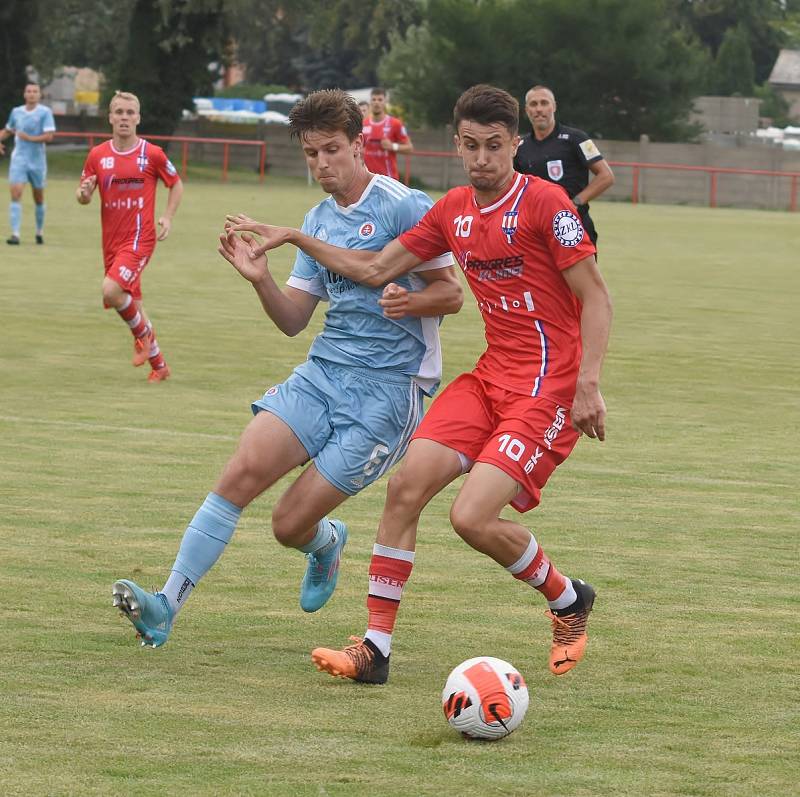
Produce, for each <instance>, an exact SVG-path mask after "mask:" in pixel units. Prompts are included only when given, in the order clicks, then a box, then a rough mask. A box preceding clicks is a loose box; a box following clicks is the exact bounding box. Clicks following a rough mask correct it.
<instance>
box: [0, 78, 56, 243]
mask: <svg viewBox="0 0 800 797" xmlns="http://www.w3.org/2000/svg"><path fill="white" fill-rule="evenodd" d="M40 99H41V91H40V89H39V86H37V85H36V84H35V83H28V85H27V86H25V104H24V105H19V106H17V107H16V108H14V109H13V110H12V111H11V114H10V115H9V117H8V122H6V126H5V129H4V130H2V131H0V154H3V153H4V152H5V147H4V146H3V143H2V142H3V140H4V139H6V138H8V137H10V136H14V150H13V152H12V153H11V162H10V164H9V167H8V182H9V184H10V189H11V203H10V205H9V221H10V224H11V237H10V238H9V239H8V240H7V241H6V243H8V244H11V245H18V244H19V242H20V227H21V226H22V203H21V199H22V192H23V189H24V188H25V184H26V183H30V184H31V188H32V189H33V201H34V203H35V208H36V209H35V213H36V243H37V244H42V243H44V216H45V204H44V188H45V185H46V183H47V154H46V152H45V147H46V145H47V143H48V142H50V141H52V140H53V133H54V132H55V129H56V124H55V120H54V119H53V112H52V111H51V110H50V109H49V108H48V107H47V106H45V105H40V104H39V100H40Z"/></svg>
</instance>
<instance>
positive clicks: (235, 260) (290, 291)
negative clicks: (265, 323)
mask: <svg viewBox="0 0 800 797" xmlns="http://www.w3.org/2000/svg"><path fill="white" fill-rule="evenodd" d="M219 241H220V245H219V248H218V250H217V251H218V252H219V253H220V254H221V255H222V256H223V257H224V258H225V260H227V261H228V262H229V263H230V264H231V265H232V266H233V267H234V268H235V269H236V270H237V271H238V272H239V273H240V274H241V275H242V276H243V277H244V278H245V279H246V280H247V281H248V282H250V283H251V284H252V286H253V288H254V289H255V292H256V294H258V298H259V300H260V301H261V306H262V307H263V308H264V312H265V313H266V314H267V315H268V316H269V317H270V318H271V319H272V321H273V322H274V323H275V326H276V327H278V329H280V331H281V332H283V333H284V334H285V335H288V336H289V337H293V336H294V335H297V334H298V333H299V332H302V331H303V330H304V329H305V328H306V327H307V326H308V322H309V321H310V320H311V316H312V315H313V313H314V308H315V307H316V306H317V302H318V301H319V300H318V298H317V297H316V296H313V295H312V294H310V293H306V292H305V291H300V290H297V289H296V288H292V287H288V288H286V289H285V292H284V291H282V290H281V289H280V288H279V287H278V285H277V284H276V282H275V280H274V279H273V277H272V274H270V271H269V264H268V262H267V258H266V255H260V256H258V257H255V256H253V244H254V242H253V238H252V237H251V236H250V235H249V234H247V233H245V234H244V235H242V237H241V238H239V237H238V236H237V235H236V234H235V233H233V232H226V233H223V234H222V235H220V237H219Z"/></svg>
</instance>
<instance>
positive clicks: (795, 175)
mask: <svg viewBox="0 0 800 797" xmlns="http://www.w3.org/2000/svg"><path fill="white" fill-rule="evenodd" d="M403 157H405V159H406V160H405V169H404V172H403V176H404V180H405V183H406V185H408V183H409V180H410V179H411V159H412V158H416V157H419V158H460V157H461V156H460V155H458V153H456V152H425V151H417V150H415V151H414V152H412V153H411V154H409V155H405V156H403ZM608 165H609V166H613V167H614V168H623V169H626V168H627V169H632V170H633V174H632V187H631V202H632V203H633V204H634V205H635V204H637V203H638V202H639V178H640V175H641V172H642V171H643V170H646V169H662V170H669V171H684V172H704V173H705V174H707V175H708V176H709V189H708V190H709V195H708V205H709V207H712V208H715V207H717V180H718V177H719V175H720V174H741V175H760V176H762V177H779V178H787V179H788V180H790V184H789V210H790V211H792V212H793V213H794V212H796V211H797V188H798V179H800V172H777V171H769V170H767V169H732V168H727V167H724V166H688V165H683V164H680V163H638V162H631V161H609V162H608Z"/></svg>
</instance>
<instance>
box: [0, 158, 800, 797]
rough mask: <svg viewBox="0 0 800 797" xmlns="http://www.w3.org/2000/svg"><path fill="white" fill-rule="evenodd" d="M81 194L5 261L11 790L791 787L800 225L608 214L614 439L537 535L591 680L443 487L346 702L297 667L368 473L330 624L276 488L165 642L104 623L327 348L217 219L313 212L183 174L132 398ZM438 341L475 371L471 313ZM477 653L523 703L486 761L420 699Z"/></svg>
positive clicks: (321, 640) (69, 182) (3, 710)
mask: <svg viewBox="0 0 800 797" xmlns="http://www.w3.org/2000/svg"><path fill="white" fill-rule="evenodd" d="M78 160H80V158H79V159H78ZM56 171H57V170H56ZM74 187H75V177H74V174H73V175H72V177H70V178H69V179H66V177H65V178H59V177H56V178H55V179H52V180H51V182H50V185H49V187H48V224H47V234H46V240H47V243H46V245H45V246H44V247H36V246H33V245H32V237H33V227H32V223H33V210H32V205H31V201H30V197H29V194H26V196H25V210H24V212H25V217H24V222H23V224H24V228H23V240H24V245H23V246H20V247H18V248H14V249H12V248H6V247H5V246H4V248H3V250H2V251H0V262H1V263H2V265H1V266H0V319H2V345H1V346H0V365H1V366H2V380H1V381H0V431H1V433H2V434H1V435H0V465H1V466H2V480H1V481H0V628H1V629H2V633H1V634H0V666H1V667H2V678H0V793H2V794H3V795H74V794H81V795H88V794H92V795H108V794H125V795H130V796H132V795H155V794H167V793H172V794H174V793H178V792H183V793H186V794H209V795H212V794H213V795H216V794H237V795H238V794H247V795H302V796H305V795H308V796H309V797H311V796H313V797H317V796H318V795H372V794H378V795H384V796H385V797H389V796H391V795H407V796H408V797H413V796H414V795H459V796H461V795H477V794H480V795H534V794H535V795H542V796H543V797H549V796H551V795H552V797H556V796H557V795H561V796H566V797H583V796H586V797H594V796H596V795H615V796H617V797H622V796H628V795H630V797H639V796H641V795H648V797H660V796H661V795H665V796H666V795H670V796H672V795H697V796H698V797H700V796H701V795H702V796H706V797H721V796H722V797H728V796H729V795H730V797H745V796H746V795H747V796H749V795H759V796H760V797H772V796H773V795H774V796H775V797H777V796H778V795H789V794H798V781H797V775H798V750H799V749H800V716H798V714H799V713H800V712H798V706H799V705H800V691H799V689H798V653H800V644H799V643H798V639H799V636H798V632H799V631H800V620H798V617H799V616H800V615H799V613H798V609H800V600H798V593H797V583H798V560H799V559H800V557H799V556H798V537H797V525H798V524H797V520H798V512H797V506H798V505H797V487H798V483H800V467H798V457H797V441H798V434H797V428H796V424H797V418H798V409H799V407H798V404H800V399H799V398H798V397H799V396H800V378H798V345H797V340H798V338H797V328H796V324H797V321H796V319H797V297H798V290H799V289H800V269H798V267H797V244H798V240H799V239H798V232H797V230H798V219H797V217H796V216H791V215H788V214H782V213H760V212H748V211H729V210H707V209H698V208H683V207H648V206H637V207H632V206H629V205H624V204H610V203H605V204H602V203H600V204H597V206H596V209H595V212H594V215H595V216H596V220H597V223H598V228H599V230H600V232H601V235H602V237H601V250H600V251H601V256H600V263H601V267H602V268H603V271H604V273H605V275H606V278H607V280H608V282H609V285H610V287H611V290H612V293H613V296H614V299H615V312H616V317H615V326H614V332H613V339H612V342H611V347H610V352H609V355H608V359H607V364H606V368H605V372H604V388H603V389H604V395H605V397H606V400H607V404H608V407H609V420H608V429H609V436H608V440H607V441H606V442H605V443H604V444H603V445H599V444H597V443H592V442H587V441H584V442H582V443H581V444H580V445H579V446H578V448H577V449H576V451H575V452H574V454H573V456H572V457H570V459H569V461H568V462H567V463H566V464H565V465H564V466H563V467H562V468H561V469H560V471H559V472H558V473H557V474H556V475H555V476H554V478H553V479H552V481H551V483H550V485H549V486H548V488H547V491H546V494H545V500H544V502H543V505H542V506H541V507H540V508H539V509H537V510H536V511H535V512H533V513H531V514H529V515H526V516H525V521H526V522H528V523H530V524H531V528H532V529H533V530H534V531H535V532H536V534H537V537H538V538H539V539H540V540H541V541H542V543H543V545H544V546H545V548H546V550H547V551H548V552H549V554H550V555H551V557H552V558H553V559H554V561H555V562H556V563H557V564H558V565H559V567H560V569H561V570H562V571H564V572H567V573H568V574H572V575H574V576H580V577H583V578H586V579H587V580H590V581H591V582H592V583H593V584H594V585H595V586H596V588H597V590H598V595H599V597H598V601H597V603H596V604H595V607H596V609H595V612H594V614H593V615H592V621H591V623H590V643H589V648H588V652H587V656H586V659H585V661H584V662H583V663H582V664H581V665H580V667H579V668H578V669H577V670H575V671H574V672H573V673H571V674H569V675H567V676H565V677H563V678H558V679H557V678H555V677H553V676H551V675H550V674H549V672H548V671H547V654H548V647H549V639H550V630H549V622H548V621H547V619H546V618H545V617H544V614H543V612H544V608H545V607H544V603H543V600H542V599H541V597H540V596H539V595H538V594H537V593H535V592H534V591H532V590H529V589H528V588H526V587H523V586H522V585H520V584H519V583H518V582H515V581H513V580H512V579H511V578H510V577H508V575H507V574H505V573H504V572H503V571H502V569H500V568H499V567H497V566H496V565H494V564H493V563H492V562H490V561H489V560H488V559H485V558H484V557H481V556H480V555H479V554H477V553H475V552H473V551H471V550H469V549H467V548H466V547H465V546H464V544H463V543H461V542H460V541H459V540H458V539H457V538H456V537H455V535H454V534H453V532H452V531H451V529H450V527H449V524H448V520H447V513H448V508H449V505H450V503H451V501H452V499H453V497H454V495H455V489H456V488H457V485H456V486H455V487H454V488H453V489H452V490H449V491H446V492H445V493H443V494H442V495H440V496H439V497H438V498H437V499H435V500H434V502H433V503H432V504H431V506H430V507H429V508H428V510H427V511H426V513H425V514H424V516H423V521H422V526H421V531H420V540H419V546H418V552H417V563H416V567H415V569H414V573H413V576H412V579H411V581H410V582H409V585H408V587H407V589H406V593H405V600H404V603H403V607H402V609H401V613H400V617H399V621H398V627H397V633H396V636H395V649H394V653H393V658H392V674H391V678H390V682H389V684H387V685H386V686H385V687H365V686H363V685H357V684H353V683H350V682H345V681H339V680H335V679H332V678H330V677H328V676H326V675H323V674H321V673H318V672H316V670H315V669H314V668H313V666H312V665H311V662H310V659H309V655H308V654H309V651H310V650H311V648H312V647H314V646H316V645H320V644H323V645H331V646H338V645H339V644H342V643H345V642H346V640H347V636H348V635H349V634H353V633H357V634H360V633H362V632H363V630H364V624H365V620H366V610H365V607H364V602H365V594H366V571H367V564H368V561H369V555H370V552H371V547H372V541H373V536H374V530H375V527H376V523H377V519H378V516H379V513H380V510H381V506H382V502H383V494H384V485H382V484H381V485H377V486H375V487H373V488H372V489H371V490H368V491H366V493H365V494H362V495H361V496H358V497H357V498H354V499H353V500H351V501H350V502H348V503H347V504H346V505H345V506H344V507H343V509H342V512H341V515H342V516H343V517H344V518H345V519H346V520H347V521H348V523H349V524H350V529H351V541H350V543H349V545H348V548H347V549H346V552H345V558H344V562H343V571H342V576H341V579H340V582H339V589H338V591H337V594H336V595H335V596H334V598H333V599H332V600H331V602H330V604H329V605H328V606H327V607H326V608H325V609H323V610H322V611H321V612H319V613H318V614H316V615H305V614H303V612H301V611H300V609H299V607H298V605H297V596H298V587H299V582H300V579H301V576H302V572H303V567H304V561H303V559H302V557H301V556H300V555H299V554H297V552H294V551H287V550H285V549H283V548H281V547H280V546H278V545H277V543H275V541H274V540H273V539H272V536H271V533H270V530H269V525H268V524H269V516H270V510H271V506H272V502H273V499H274V497H275V496H277V495H278V494H279V491H280V490H281V489H282V487H284V486H285V485H286V484H288V481H287V482H286V483H285V484H282V485H278V486H277V487H276V488H275V490H274V491H273V492H272V493H271V494H268V495H266V496H264V497H263V498H262V499H260V500H259V501H258V502H256V503H255V504H254V505H253V506H252V507H251V508H250V509H249V510H248V511H247V513H246V514H245V516H244V518H243V520H242V522H241V524H240V527H239V530H238V531H237V533H236V536H235V537H234V539H233V542H232V543H231V545H230V546H229V547H228V550H227V551H226V553H225V556H224V557H223V558H222V559H221V561H220V563H219V564H218V565H217V567H216V568H215V569H214V570H213V571H212V572H211V573H210V574H209V576H208V577H207V578H206V579H205V580H204V581H203V582H202V584H201V585H200V587H199V588H198V589H197V590H196V592H195V593H194V595H193V597H192V599H191V602H190V605H189V606H188V607H187V608H186V609H185V610H184V611H183V613H182V614H181V617H180V619H179V621H178V623H177V625H176V627H175V630H174V631H173V634H172V637H171V639H170V641H169V643H168V644H167V645H166V646H165V647H163V648H161V649H159V650H149V649H148V650H145V649H141V648H139V647H138V646H137V645H136V643H135V640H134V637H133V633H132V630H131V627H130V625H129V624H128V623H127V622H126V621H125V620H123V619H122V618H120V617H119V616H118V615H117V614H116V613H115V611H114V610H113V609H112V608H111V596H110V587H111V583H112V582H113V581H114V579H116V578H120V577H131V578H134V579H135V580H137V581H139V582H140V583H143V584H145V585H148V586H149V585H151V584H153V585H157V586H160V585H161V584H162V583H163V581H164V578H165V576H166V575H167V573H168V571H169V568H170V565H171V564H172V562H173V559H174V555H175V552H176V550H177V546H178V543H179V541H180V538H181V535H182V533H183V530H184V528H185V526H186V524H187V522H188V521H189V519H190V518H191V516H192V515H193V513H194V511H195V509H196V508H197V506H198V505H199V503H200V502H201V501H202V499H203V498H204V496H205V495H206V493H207V492H208V490H209V489H210V487H211V485H212V484H213V482H214V480H215V477H216V475H217V473H218V472H219V470H220V468H221V467H222V465H223V464H224V463H225V461H226V459H227V458H228V456H229V455H230V454H231V452H232V451H233V448H234V446H235V444H236V440H237V438H238V434H239V432H240V431H241V429H242V428H243V427H244V425H245V424H246V423H247V421H248V419H249V417H250V411H249V402H250V401H251V400H252V399H253V398H255V397H257V396H259V395H260V394H261V393H262V391H263V390H264V389H265V388H266V387H268V386H269V385H270V384H272V383H273V382H275V381H278V380H279V379H281V378H283V377H284V376H285V375H286V374H287V373H288V371H289V370H290V368H291V367H292V366H293V365H294V364H296V363H297V362H299V361H301V360H302V359H303V358H304V357H305V352H306V350H307V348H308V345H309V343H310V341H311V338H312V336H313V335H314V334H315V331H316V330H317V329H318V324H317V325H316V326H315V327H314V329H311V330H308V331H307V333H306V334H303V335H300V336H298V337H297V338H295V339H286V338H284V337H283V336H282V335H280V333H278V332H277V331H276V330H275V329H274V328H273V327H272V325H271V323H270V322H269V320H268V319H267V318H266V317H265V316H263V314H262V312H261V309H260V306H259V303H258V301H257V299H256V297H255V295H254V293H253V291H252V289H250V287H249V286H248V285H247V284H246V283H245V282H244V281H243V280H242V279H241V278H240V277H239V276H238V274H236V273H235V272H234V271H233V269H232V268H231V267H230V266H229V265H228V264H227V263H225V262H224V261H223V260H222V259H221V258H220V257H219V256H218V255H217V254H216V252H215V239H216V235H217V232H218V230H219V228H220V224H221V220H222V219H223V217H224V214H225V213H226V212H230V211H239V210H242V211H245V212H247V213H250V214H251V215H253V216H256V217H258V218H270V219H272V220H274V221H275V222H277V223H295V224H297V223H299V222H300V220H301V219H302V215H303V213H304V212H305V210H306V209H307V208H308V207H309V206H310V205H311V204H312V203H313V202H315V201H316V200H317V198H318V197H319V196H320V194H319V192H318V191H317V190H315V189H310V188H307V187H306V186H305V185H303V184H300V183H292V182H287V181H280V180H278V179H272V180H268V181H267V183H266V184H265V186H264V187H263V188H262V187H259V186H258V185H256V184H254V183H253V182H252V181H251V182H242V183H238V184H230V185H227V186H221V185H220V184H218V183H215V182H203V181H197V180H196V181H190V182H189V183H188V184H187V190H186V194H185V198H184V204H183V207H181V209H180V211H179V214H178V216H177V217H176V220H175V224H174V228H173V234H172V236H171V237H170V239H169V240H168V241H167V242H166V243H165V244H162V245H160V247H159V248H158V250H157V252H156V256H155V258H154V260H153V262H152V264H151V265H150V266H149V267H148V270H147V272H146V277H145V283H144V288H145V302H146V306H147V308H148V310H149V312H150V314H151V316H152V318H153V320H154V322H155V325H156V328H157V330H158V333H159V339H160V342H161V344H162V347H163V349H164V351H165V354H166V356H167V359H168V361H169V363H170V366H171V367H172V369H173V374H174V376H173V378H172V379H171V380H170V381H169V382H167V383H165V384H161V385H150V384H148V383H147V382H146V381H145V373H144V369H141V370H139V371H137V370H134V369H133V368H131V367H130V365H129V356H130V348H131V346H130V337H129V335H128V333H127V331H126V330H125V329H124V328H123V326H122V324H121V322H120V321H119V319H117V318H116V317H114V316H113V315H112V314H110V313H106V312H104V311H103V310H102V309H101V306H100V281H101V266H100V262H101V260H100V242H99V236H100V231H99V221H98V207H97V205H96V203H95V204H93V205H92V206H90V207H88V208H87V207H80V206H78V205H77V204H76V203H75V202H74V200H73V191H74ZM162 200H163V196H162ZM3 214H5V204H3ZM3 218H5V215H3ZM4 237H5V231H4V234H3V238H4ZM292 257H293V252H292V251H290V250H289V249H287V250H286V251H280V252H278V253H276V254H275V256H274V258H273V267H274V270H275V272H276V274H279V275H281V276H284V275H285V274H286V273H287V272H288V268H289V264H290V260H291V258H292ZM443 339H444V350H445V356H446V378H447V379H451V378H452V377H453V376H454V375H455V374H457V373H458V372H460V371H462V370H464V369H468V368H470V367H471V366H472V364H473V362H474V360H475V358H476V357H477V355H478V353H479V352H480V351H482V347H483V335H482V329H481V323H480V320H479V317H478V315H477V313H476V311H475V309H474V307H473V304H472V302H471V299H468V301H467V302H466V304H465V308H464V310H463V311H462V312H461V313H460V314H459V316H457V317H451V318H449V319H448V320H447V322H446V324H445V326H444V328H443ZM481 654H486V655H494V656H499V657H501V658H504V659H507V660H509V661H511V662H513V663H514V664H515V665H516V666H517V667H518V668H519V669H520V670H521V671H522V672H523V674H524V675H525V677H526V679H527V682H528V685H529V688H530V690H531V707H530V710H529V713H528V716H527V718H526V720H525V722H524V723H523V725H522V727H521V729H520V730H519V731H517V732H516V733H515V734H513V735H512V736H511V737H509V738H508V739H506V740H503V741H501V742H498V743H494V744H480V743H467V742H464V741H462V740H461V739H460V738H459V737H457V736H456V735H455V734H454V733H453V732H452V731H451V730H450V729H449V728H448V726H447V725H446V723H445V720H444V717H443V715H442V711H441V708H440V704H439V697H440V692H441V689H442V686H443V684H444V681H445V679H446V677H447V674H448V673H449V671H450V669H451V668H452V667H453V666H455V665H456V664H458V663H459V662H461V661H462V660H464V659H466V658H468V657H470V656H474V655H481Z"/></svg>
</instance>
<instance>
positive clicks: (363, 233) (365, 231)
mask: <svg viewBox="0 0 800 797" xmlns="http://www.w3.org/2000/svg"><path fill="white" fill-rule="evenodd" d="M373 235H375V225H374V224H373V223H372V222H371V221H365V222H364V223H363V224H362V225H361V226H360V227H359V228H358V237H359V238H361V239H363V240H366V239H367V238H372V236H373Z"/></svg>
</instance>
